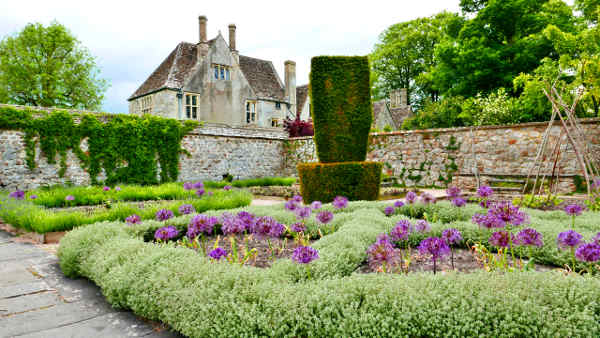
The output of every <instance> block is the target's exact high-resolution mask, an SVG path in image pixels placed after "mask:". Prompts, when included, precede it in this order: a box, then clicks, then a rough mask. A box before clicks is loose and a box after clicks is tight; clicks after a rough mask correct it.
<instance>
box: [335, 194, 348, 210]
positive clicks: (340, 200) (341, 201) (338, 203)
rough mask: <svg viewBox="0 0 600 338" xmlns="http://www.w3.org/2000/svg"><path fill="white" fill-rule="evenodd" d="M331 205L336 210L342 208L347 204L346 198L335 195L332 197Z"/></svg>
mask: <svg viewBox="0 0 600 338" xmlns="http://www.w3.org/2000/svg"><path fill="white" fill-rule="evenodd" d="M333 206H334V207H335V208H336V209H338V210H339V209H344V208H345V207H347V206H348V199H347V198H346V197H344V196H336V197H335V198H334V199H333Z"/></svg>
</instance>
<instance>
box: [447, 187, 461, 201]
mask: <svg viewBox="0 0 600 338" xmlns="http://www.w3.org/2000/svg"><path fill="white" fill-rule="evenodd" d="M460 194H461V191H460V188H459V187H457V186H451V187H449V188H448V189H446V195H448V197H449V198H456V197H460Z"/></svg>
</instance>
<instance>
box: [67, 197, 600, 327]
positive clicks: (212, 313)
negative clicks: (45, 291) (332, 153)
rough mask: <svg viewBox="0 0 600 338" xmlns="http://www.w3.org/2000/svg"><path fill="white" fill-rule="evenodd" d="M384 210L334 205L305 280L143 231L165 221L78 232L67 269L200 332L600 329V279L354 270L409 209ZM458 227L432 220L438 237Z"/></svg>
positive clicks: (126, 303) (471, 228) (144, 310)
mask: <svg viewBox="0 0 600 338" xmlns="http://www.w3.org/2000/svg"><path fill="white" fill-rule="evenodd" d="M382 206H385V204H384V203H379V202H355V203H350V206H349V207H348V208H347V209H346V210H344V211H339V212H337V213H336V218H337V219H338V221H339V222H341V223H340V224H339V225H340V227H339V229H338V231H337V232H335V233H333V234H331V235H329V236H325V237H323V238H322V239H321V240H319V241H317V242H316V243H314V244H313V245H314V246H315V247H318V248H319V254H320V255H321V258H320V259H319V260H317V261H315V262H314V263H312V264H311V269H312V270H314V271H315V272H316V273H315V274H314V276H313V278H312V279H311V280H306V279H304V278H301V276H302V271H303V270H304V269H303V267H300V266H298V265H296V264H293V263H292V262H291V261H289V260H279V261H277V262H276V263H275V265H274V266H273V268H271V269H259V268H254V267H249V266H244V267H240V266H238V265H230V264H227V263H224V262H222V263H215V262H210V261H208V260H207V259H206V258H204V257H203V256H201V255H198V254H197V253H195V252H194V251H192V250H189V249H185V248H177V247H174V246H173V245H170V244H166V245H156V244H151V243H144V242H143V241H142V239H141V238H140V231H141V232H144V231H147V230H148V228H150V227H153V226H156V225H157V223H158V222H155V221H148V222H144V223H143V224H141V225H136V226H133V227H128V226H125V225H124V224H123V223H116V222H115V223H103V224H97V225H95V226H94V227H81V228H78V229H75V230H73V231H71V232H69V233H68V234H67V235H66V236H65V237H64V238H63V240H62V241H61V245H60V248H59V251H58V255H59V259H60V266H61V268H62V269H63V271H64V273H65V274H66V275H68V276H70V277H80V276H84V277H87V278H89V279H90V280H92V281H94V282H95V283H96V284H98V285H99V286H100V287H101V288H102V292H103V294H104V295H106V297H107V300H108V301H109V302H110V303H111V304H113V305H114V306H116V307H119V308H125V309H131V310H133V311H134V312H135V313H136V314H138V315H140V316H143V317H145V318H149V319H152V320H160V321H163V322H165V323H168V324H169V325H170V326H171V327H173V328H174V329H175V330H177V331H179V332H181V333H182V334H184V335H186V336H190V337H205V336H286V337H309V336H311V337H321V336H343V337H347V336H382V337H387V336H389V337H397V336H507V337H508V336H598V335H600V324H599V322H600V305H599V303H598V301H597V300H598V299H599V297H600V279H598V278H592V277H581V276H577V275H570V276H566V275H564V274H562V273H556V272H515V273H487V272H477V273H470V274H459V273H453V272H450V273H447V274H437V275H433V274H431V273H414V274H408V275H398V274H395V275H388V274H357V273H353V271H354V270H355V269H356V268H357V267H358V266H359V265H360V264H362V262H363V261H364V259H365V256H366V255H365V250H366V248H367V247H368V246H369V245H370V244H372V242H373V241H374V240H375V238H376V236H377V234H378V233H379V232H383V231H389V230H390V229H391V227H392V226H393V225H394V223H395V222H397V220H398V219H399V218H400V217H404V216H393V217H385V216H384V215H383V213H381V211H379V209H380V208H381V207H382ZM330 207H331V206H330V205H327V206H325V208H330ZM449 207H450V206H449V203H443V204H440V206H438V208H440V210H441V209H446V208H449ZM269 208H273V210H274V212H275V213H277V214H278V215H280V216H281V217H287V216H285V215H284V214H283V213H280V212H281V211H282V207H281V206H275V207H249V208H246V209H248V210H253V211H254V212H256V211H261V212H267V211H268V210H269ZM474 210H475V209H474V208H472V209H469V210H467V211H465V212H470V211H474ZM527 211H528V212H529V213H530V215H531V218H532V225H533V226H534V227H536V228H537V227H538V225H540V224H541V223H548V221H549V220H554V222H550V223H551V224H548V225H547V226H545V230H543V231H545V232H543V234H544V236H546V235H547V232H548V231H551V232H553V233H555V232H557V231H560V230H562V229H564V225H562V222H563V221H567V222H566V223H568V216H567V215H564V213H563V214H561V213H557V212H552V213H542V212H537V211H531V210H527ZM211 213H212V212H211ZM288 214H291V213H289V212H288ZM597 216H598V214H597V213H585V214H584V215H583V216H580V217H579V222H578V223H577V224H578V225H576V228H577V230H582V229H585V228H586V227H590V226H592V223H593V222H595V221H594V220H595V219H597ZM184 217H187V216H184ZM184 217H183V218H184ZM278 217H279V216H278ZM292 217H293V216H292ZM183 218H181V219H177V221H180V222H181V221H183ZM540 222H541V223H540ZM451 225H452V226H456V227H459V228H460V229H461V230H463V234H464V235H465V236H466V238H467V239H470V238H473V235H474V234H475V233H477V232H481V231H480V230H479V229H477V228H476V226H475V225H468V224H467V222H458V223H453V224H451ZM448 226H450V225H444V224H442V223H436V224H434V226H433V235H439V232H440V231H441V229H442V228H446V227H448ZM595 227H596V228H598V226H597V224H596V225H595ZM588 233H589V231H588ZM586 235H587V234H586ZM550 242H552V241H551V240H550V239H547V240H546V243H547V244H550ZM551 250H552V251H556V248H555V247H554V248H552V249H551Z"/></svg>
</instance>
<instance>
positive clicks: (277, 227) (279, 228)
mask: <svg viewBox="0 0 600 338" xmlns="http://www.w3.org/2000/svg"><path fill="white" fill-rule="evenodd" d="M284 232H285V225H283V224H281V223H279V222H275V223H274V224H273V225H272V226H271V230H270V231H269V236H270V237H274V238H277V237H281V235H283V233H284Z"/></svg>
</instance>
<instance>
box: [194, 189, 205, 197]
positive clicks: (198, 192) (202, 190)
mask: <svg viewBox="0 0 600 338" xmlns="http://www.w3.org/2000/svg"><path fill="white" fill-rule="evenodd" d="M205 192H206V191H204V188H200V189H198V190H196V196H198V197H202V195H204V193H205Z"/></svg>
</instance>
